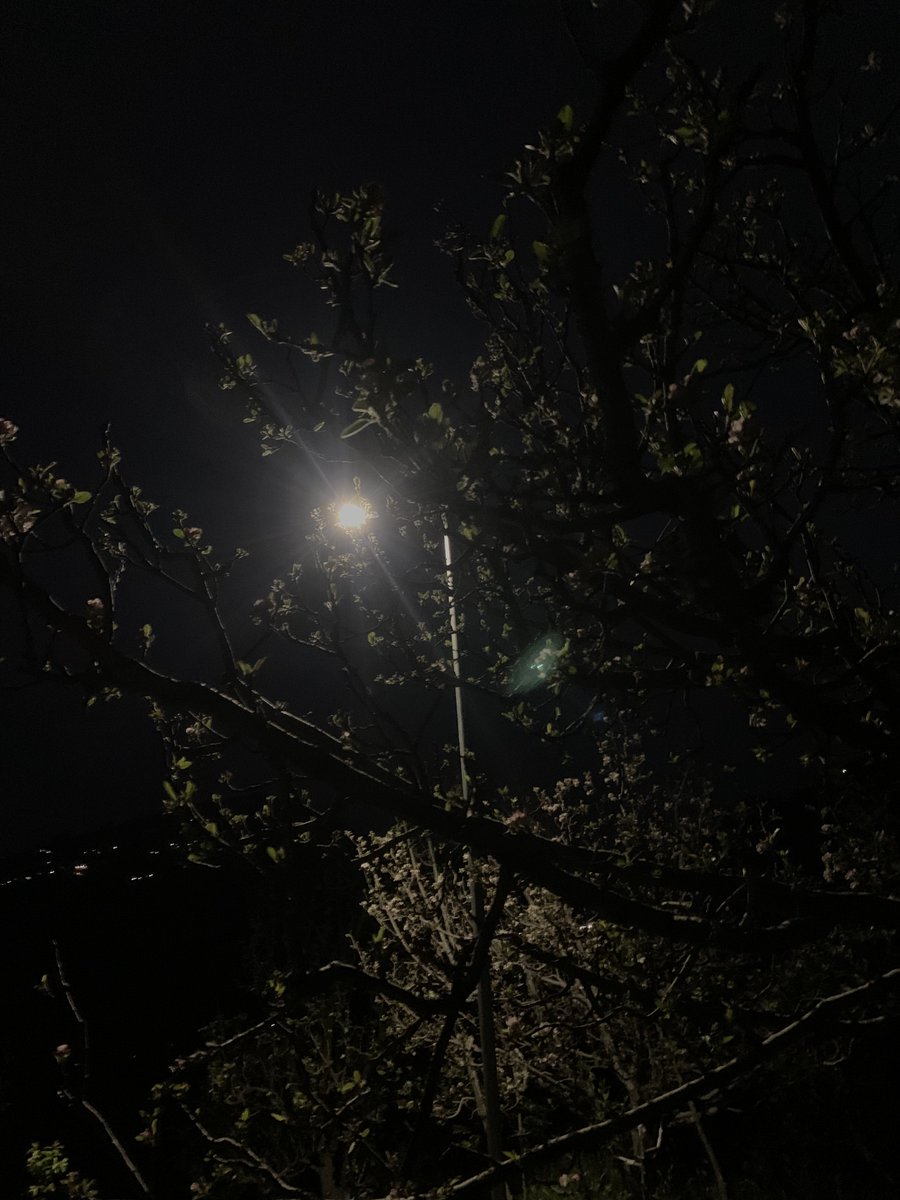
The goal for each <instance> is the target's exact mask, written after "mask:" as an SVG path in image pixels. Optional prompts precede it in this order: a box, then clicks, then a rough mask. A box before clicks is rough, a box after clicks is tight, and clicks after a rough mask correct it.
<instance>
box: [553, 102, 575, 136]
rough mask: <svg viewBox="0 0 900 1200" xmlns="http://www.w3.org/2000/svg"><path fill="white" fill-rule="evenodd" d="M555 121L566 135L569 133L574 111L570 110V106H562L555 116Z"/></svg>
mask: <svg viewBox="0 0 900 1200" xmlns="http://www.w3.org/2000/svg"><path fill="white" fill-rule="evenodd" d="M556 119H557V121H559V123H560V125H562V127H563V129H565V131H566V133H571V132H572V123H573V122H574V120H575V110H574V109H573V108H572V105H571V104H564V105H563V106H562V108H561V109H560V110H559V112H558V113H557V114H556Z"/></svg>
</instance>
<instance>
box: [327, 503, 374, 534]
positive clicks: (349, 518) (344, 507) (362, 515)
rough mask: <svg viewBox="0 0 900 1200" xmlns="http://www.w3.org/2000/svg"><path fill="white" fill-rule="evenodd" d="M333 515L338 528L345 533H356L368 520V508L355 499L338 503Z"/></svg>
mask: <svg viewBox="0 0 900 1200" xmlns="http://www.w3.org/2000/svg"><path fill="white" fill-rule="evenodd" d="M335 515H336V517H337V523H338V526H339V528H341V529H343V530H344V531H345V532H346V533H356V532H357V531H358V530H360V529H362V528H363V526H364V525H365V524H366V523H367V521H368V520H369V510H368V509H367V508H366V507H365V506H364V505H362V504H359V503H357V502H356V501H355V500H348V501H347V502H346V504H341V505H339V506H338V508H337V511H336V514H335Z"/></svg>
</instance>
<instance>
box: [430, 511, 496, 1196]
mask: <svg viewBox="0 0 900 1200" xmlns="http://www.w3.org/2000/svg"><path fill="white" fill-rule="evenodd" d="M444 564H445V566H446V571H447V592H448V596H449V602H448V603H449V609H450V657H451V662H452V665H453V682H454V691H455V694H456V744H457V748H458V752H459V786H460V791H461V794H462V800H463V804H465V806H466V812H467V813H470V812H471V809H470V805H469V775H468V772H467V770H466V729H465V721H464V719H463V697H462V674H461V671H460V664H459V623H458V621H457V616H456V593H455V591H454V588H453V548H452V546H451V543H450V533H449V530H448V528H447V517H446V515H445V516H444ZM467 861H468V866H469V904H470V912H471V915H472V923H473V924H474V926H475V930H476V933H477V932H478V931H479V930H480V929H481V927H482V925H483V923H484V888H483V887H482V885H481V880H480V879H479V877H478V871H477V870H476V866H475V862H474V859H473V857H472V853H471V851H469V852H468V854H467ZM475 995H476V1002H477V1007H478V1034H479V1041H480V1043H481V1087H482V1092H483V1099H484V1137H485V1145H486V1149H487V1152H488V1157H489V1158H492V1159H494V1160H495V1161H496V1162H499V1161H500V1155H501V1153H502V1142H501V1138H500V1083H499V1077H498V1072H497V1042H496V1038H495V1035H494V997H493V992H492V989H491V964H490V956H489V957H488V960H487V962H486V963H485V968H484V971H483V972H482V974H481V978H480V979H479V980H478V985H477V988H476V993H475ZM505 1191H506V1189H505V1188H503V1187H500V1188H498V1189H497V1190H496V1192H495V1200H498V1197H499V1198H500V1200H502V1197H503V1196H504V1195H505Z"/></svg>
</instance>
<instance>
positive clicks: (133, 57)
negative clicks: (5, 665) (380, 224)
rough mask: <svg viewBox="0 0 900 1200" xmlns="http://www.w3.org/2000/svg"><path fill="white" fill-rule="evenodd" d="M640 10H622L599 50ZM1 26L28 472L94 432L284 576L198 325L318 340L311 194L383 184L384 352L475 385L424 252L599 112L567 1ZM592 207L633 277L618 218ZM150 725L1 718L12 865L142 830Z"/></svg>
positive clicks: (490, 208) (297, 516)
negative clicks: (557, 132) (517, 171)
mask: <svg viewBox="0 0 900 1200" xmlns="http://www.w3.org/2000/svg"><path fill="white" fill-rule="evenodd" d="M641 7H642V6H641V4H639V3H638V0H622V2H621V3H620V4H618V5H615V6H610V10H609V11H610V13H613V12H614V13H615V14H616V19H617V21H618V24H619V26H620V28H619V29H618V30H617V31H616V30H614V34H615V33H616V32H618V34H619V35H620V36H621V37H622V38H625V37H627V33H628V29H629V25H630V24H631V23H632V22H633V21H634V19H635V17H639V16H640V12H641ZM587 8H588V6H587V4H585V9H587ZM726 8H727V9H728V10H729V11H730V12H731V14H732V16H733V12H734V8H733V7H732V6H723V10H724V9H726ZM760 8H761V10H766V9H767V6H760ZM868 12H869V16H870V18H871V20H870V21H869V25H868V29H867V30H866V31H865V32H861V33H860V34H859V37H860V38H861V39H864V38H865V37H871V34H872V30H878V31H879V33H880V34H882V35H883V37H884V41H883V45H884V46H885V47H890V46H891V45H895V44H897V40H898V38H900V19H898V10H897V8H896V5H895V4H894V3H888V0H877V2H876V0H872V3H871V4H870V5H868ZM879 14H880V15H879ZM770 20H771V16H770V14H767V12H765V11H758V10H756V9H748V10H747V11H746V13H745V14H744V15H742V27H741V29H740V30H739V31H737V30H735V29H734V28H733V27H728V26H724V27H723V28H722V29H720V30H718V32H717V31H716V29H715V25H713V35H712V36H713V37H714V38H718V39H719V40H718V41H716V43H715V45H714V46H710V47H708V48H707V53H709V52H712V51H714V52H715V53H717V54H718V53H721V54H722V56H723V59H727V58H729V56H730V58H731V60H732V61H735V62H739V63H743V62H745V61H746V60H747V59H749V58H753V57H754V54H755V50H754V47H755V46H756V45H757V44H758V42H759V36H760V29H761V25H760V22H766V23H768V22H769V21H770ZM2 29H3V42H4V72H3V87H4V88H5V96H4V102H3V105H2V111H3V121H4V134H3V150H4V157H3V161H4V168H5V170H4V177H5V191H6V193H7V199H8V201H11V204H8V206H7V212H8V214H10V213H11V215H8V217H7V222H6V225H5V233H6V238H5V241H6V247H7V261H6V263H5V266H4V270H3V272H2V287H3V288H4V289H5V292H6V294H5V297H4V300H5V303H4V308H3V311H4V334H5V337H4V350H3V384H4V386H3V394H4V399H3V401H2V404H0V416H5V417H8V418H10V419H11V420H13V421H14V422H15V423H16V424H17V425H18V426H19V427H20V429H21V434H20V439H19V442H18V443H17V446H16V452H17V456H18V458H19V459H20V460H22V461H26V462H34V461H38V462H49V461H53V460H56V461H57V462H58V463H59V469H60V472H61V473H62V474H64V475H66V477H68V478H70V479H72V480H73V481H75V482H77V483H78V485H79V486H81V487H87V488H90V487H91V486H92V482H93V479H94V477H95V473H96V458H95V456H96V450H97V448H98V446H99V445H100V443H101V440H102V436H103V431H104V428H105V427H106V426H107V425H109V426H110V427H111V436H112V440H113V442H114V444H116V445H117V446H119V447H120V448H121V449H122V451H123V453H124V462H125V468H126V472H127V475H128V478H129V479H130V480H131V481H133V482H135V483H139V484H141V485H142V486H143V487H144V489H145V493H146V494H147V495H148V496H149V497H150V498H152V499H154V500H157V501H158V502H160V504H161V505H162V506H163V508H167V509H172V508H175V507H184V508H187V509H188V510H189V512H190V513H191V515H192V518H194V519H196V521H197V523H198V524H202V525H203V527H204V528H205V529H206V530H207V531H208V533H209V534H210V536H211V537H212V538H213V539H214V540H216V541H218V542H219V543H220V544H222V545H223V546H226V547H227V546H234V545H246V546H248V547H249V548H250V549H251V551H255V550H262V552H263V556H264V557H265V555H266V554H268V557H269V560H271V561H272V562H273V563H274V564H276V565H277V563H279V562H281V563H289V562H290V561H291V555H292V554H293V552H294V546H295V545H296V544H297V543H298V542H299V541H300V540H301V539H302V523H303V519H304V517H305V516H306V509H308V497H309V491H310V489H309V486H308V481H304V480H300V479H298V477H297V471H298V467H297V464H296V461H295V460H292V461H289V460H288V459H287V458H285V459H284V460H283V461H282V460H279V459H275V460H271V459H270V460H266V461H265V462H264V461H263V460H262V459H261V458H260V456H259V453H258V449H257V446H256V443H255V434H254V432H252V431H250V430H248V428H247V427H245V426H242V425H241V423H240V412H239V410H238V406H237V404H236V403H235V402H234V400H233V397H232V398H231V399H229V398H228V397H227V396H225V395H224V394H223V393H221V392H220V391H218V389H217V388H216V378H217V375H218V374H219V372H218V371H217V367H216V363H215V361H214V359H213V358H212V356H211V355H210V353H209V349H208V342H207V339H206V336H205V334H204V326H205V325H206V324H207V323H218V322H225V323H226V324H228V325H229V326H230V327H231V328H233V329H235V330H237V331H238V333H237V337H238V338H239V339H240V338H243V337H246V345H247V348H248V349H250V348H256V343H255V342H253V339H252V334H251V331H250V329H249V326H248V325H247V324H246V322H245V320H244V314H245V313H247V312H251V311H253V312H259V313H261V314H262V315H263V316H267V317H269V316H278V317H279V318H280V319H282V320H283V321H284V323H285V324H287V325H289V326H295V327H298V328H301V329H303V328H307V329H312V328H315V327H316V326H317V325H319V327H320V328H321V327H323V326H322V323H323V321H325V320H327V318H326V317H325V316H324V315H323V306H322V305H321V302H320V299H319V296H318V295H317V293H316V292H315V291H314V290H313V289H312V288H309V287H303V286H301V280H300V278H299V276H298V274H297V272H296V271H295V270H293V269H292V268H291V267H289V266H288V265H287V264H286V263H285V262H284V261H283V260H282V254H283V253H284V252H285V251H288V250H290V249H291V248H292V247H293V246H294V245H295V244H296V243H297V242H299V241H301V240H303V239H304V238H305V236H306V232H307V229H306V212H307V206H308V202H309V195H310V191H311V189H312V188H313V187H314V186H315V185H318V186H320V187H322V188H323V189H326V190H338V189H341V190H349V189H350V188H352V187H354V186H355V185H357V184H359V183H362V182H366V181H368V180H376V181H378V182H379V183H381V184H382V185H383V186H384V188H385V190H386V194H387V216H386V226H387V230H388V233H389V235H391V237H392V243H393V249H394V252H395V256H396V259H397V268H396V271H395V277H396V279H397V280H398V282H399V283H400V285H401V287H400V291H399V292H398V293H397V294H396V295H392V296H391V297H389V312H388V321H387V326H388V330H389V332H390V335H391V337H392V338H393V341H392V345H391V348H392V351H393V352H394V353H395V354H410V355H422V356H423V357H425V358H426V359H429V360H430V361H433V362H434V363H435V364H436V367H437V370H438V373H439V374H447V375H454V374H455V375H460V374H464V372H465V371H466V369H467V366H468V364H469V363H470V362H471V358H472V355H473V354H474V353H475V352H476V349H477V344H478V341H477V339H478V330H477V328H476V327H475V326H474V325H473V324H472V321H471V319H470V318H469V317H468V314H467V313H466V310H465V306H464V304H463V301H462V298H461V296H460V294H459V292H458V290H457V288H456V286H455V284H454V282H453V280H452V277H451V266H450V263H449V262H448V260H447V259H446V258H444V257H442V256H441V255H440V254H439V253H438V251H437V250H436V249H435V248H434V246H433V241H434V239H435V238H436V237H437V236H438V235H439V234H440V233H441V232H442V231H443V229H444V228H445V227H446V226H447V225H448V224H449V223H451V222H453V221H459V222H461V223H463V224H465V225H467V226H469V227H470V228H474V229H476V230H487V229H489V228H490V224H491V221H492V219H493V217H494V215H495V214H496V212H497V211H498V207H499V199H500V196H501V194H502V183H501V178H502V173H503V170H504V169H505V167H507V166H508V165H509V164H510V163H511V161H512V160H513V158H514V157H515V155H516V154H517V152H518V150H519V147H520V146H521V145H522V144H523V143H524V142H526V141H528V140H530V139H531V138H532V137H533V136H534V134H535V132H536V131H537V129H538V128H539V127H540V126H541V125H546V124H548V123H549V122H551V121H552V120H553V117H554V114H555V113H556V112H557V111H558V110H559V108H560V107H561V106H562V105H563V104H566V103H571V104H573V105H574V107H575V109H576V112H577V111H578V110H579V105H580V104H582V102H583V101H584V100H585V98H586V97H588V96H590V95H591V90H592V81H591V79H590V77H589V75H588V73H587V72H586V70H585V68H584V67H583V65H582V64H581V61H580V59H579V57H578V55H577V53H576V51H575V49H574V47H573V45H572V43H571V42H570V40H569V38H568V35H567V33H566V30H565V25H564V22H563V20H562V19H561V16H560V12H559V6H558V4H557V3H556V0H529V2H528V3H525V4H523V3H522V2H521V0H491V2H490V3H488V4H484V3H477V2H475V0H454V3H452V4H438V3H431V4H427V3H426V4H423V3H421V2H414V0H392V2H391V3H382V4H372V3H364V2H362V0H333V2H332V3H329V4H311V3H302V2H299V0H284V2H280V0H255V2H250V0H247V2H245V3H240V2H236V0H231V2H227V3H218V4H213V3H211V2H200V0H185V2H183V3H179V4H169V3H165V2H162V3H161V2H159V0H156V2H130V3H127V4H115V3H112V2H108V3H99V2H90V0H80V2H79V3H76V4H72V3H70V2H64V0H14V3H13V6H12V8H11V9H10V8H7V10H6V15H5V17H4V18H3V25H2ZM892 31H893V32H896V33H897V38H893V37H892V36H891V34H892ZM726 34H727V35H729V36H724V35H726ZM735 34H738V36H733V35H735ZM615 48H616V47H615V45H610V46H609V47H608V49H609V51H610V52H613V51H614V50H615ZM605 49H606V48H605ZM866 49H871V47H870V46H868V45H867V44H866V45H864V44H863V41H860V44H859V45H858V46H852V47H847V55H848V59H849V60H852V61H864V58H865V50H866ZM885 78H886V79H887V80H890V79H896V74H891V73H890V71H886V72H885ZM607 202H608V203H609V212H608V213H607V212H605V213H604V215H605V218H606V219H607V220H609V221H610V222H615V223H616V228H617V229H618V226H619V224H620V223H621V226H622V231H623V232H622V236H621V239H620V245H621V247H622V252H623V254H627V253H628V252H629V251H628V240H627V216H628V214H627V212H626V211H625V208H624V206H623V205H622V203H621V201H619V206H618V208H617V207H616V199H615V197H612V198H607ZM632 249H633V247H632ZM236 344H240V343H239V342H236ZM303 505H306V509H303V510H302V511H301V508H302V506H303ZM0 619H2V613H0ZM139 710H140V704H139V703H137V702H128V703H124V704H122V705H119V706H108V707H105V708H104V709H102V710H101V709H99V708H95V709H93V710H91V711H90V712H86V711H85V710H84V708H83V703H82V701H81V700H80V699H79V697H78V696H77V695H75V694H68V695H62V694H59V693H57V692H55V691H52V690H51V689H49V688H40V689H35V690H31V691H27V692H16V693H15V694H13V695H6V696H2V695H0V716H2V719H3V723H2V739H3V742H2V758H0V767H2V789H3V798H2V804H0V855H2V854H4V853H6V852H11V851H14V850H17V849H19V848H20V847H23V846H29V845H34V844H35V843H36V842H39V841H42V840H45V839H46V838H47V837H50V836H52V835H53V834H54V833H57V832H60V831H64V830H85V831H87V830H91V829H93V828H96V827H97V826H98V825H99V824H102V823H104V822H106V821H109V820H111V819H118V818H122V817H128V816H130V815H132V814H136V813H138V812H147V811H152V810H155V809H157V808H158V806H159V799H160V795H161V791H160V787H161V776H162V765H163V764H162V761H161V758H160V751H159V748H158V745H157V743H156V740H155V735H154V733H153V731H152V729H151V728H150V727H149V724H148V723H147V722H146V721H145V720H143V719H141V718H140V716H139Z"/></svg>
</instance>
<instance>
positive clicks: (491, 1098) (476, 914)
mask: <svg viewBox="0 0 900 1200" xmlns="http://www.w3.org/2000/svg"><path fill="white" fill-rule="evenodd" d="M334 513H335V520H336V523H337V525H338V527H339V528H340V529H342V530H343V531H344V532H345V533H359V532H360V531H361V530H362V529H364V528H365V526H366V524H367V522H368V521H369V518H370V517H371V516H372V510H371V508H370V507H369V505H368V504H367V503H366V501H365V500H363V498H362V497H361V496H359V494H357V499H356V500H350V501H347V502H346V503H344V504H340V505H337V506H336V508H335V510H334ZM376 557H377V551H376ZM382 565H383V564H382ZM444 571H445V578H446V580H447V607H448V615H449V617H450V664H451V669H452V671H453V683H454V693H455V699H456V745H457V754H458V758H459V783H460V792H461V796H462V801H463V804H464V805H465V809H466V813H467V815H471V806H470V801H469V776H468V772H467V770H466V730H465V720H464V713H463V695H462V671H461V669H460V657H459V620H458V617H457V612H456V591H455V589H454V585H453V546H452V543H451V540H450V529H449V525H448V522H447V516H446V514H444ZM395 586H396V585H395ZM548 644H549V640H548ZM535 661H538V660H537V659H536V660H535ZM540 663H541V666H540V670H541V671H543V670H544V668H545V665H546V664H545V662H544V658H540ZM469 900H470V905H471V914H472V919H473V921H474V924H475V927H476V929H480V928H481V927H482V925H483V924H484V892H483V889H482V886H481V882H480V880H479V878H478V875H477V872H476V871H475V868H474V864H473V862H472V858H471V854H470V855H469ZM476 999H477V1006H478V1025H479V1040H480V1043H481V1045H480V1049H481V1060H482V1087H483V1090H484V1104H485V1122H484V1124H485V1138H486V1142H487V1151H488V1154H489V1155H490V1157H491V1158H493V1159H494V1160H495V1161H498V1162H499V1160H500V1158H501V1155H502V1144H501V1139H500V1087H499V1081H498V1076H497V1049H496V1043H495V1034H494V1002H493V996H492V991H491V974H490V965H489V964H488V963H486V964H485V967H484V970H483V971H482V974H481V978H480V979H479V981H478V984H477V987H476ZM503 1194H504V1191H503V1189H502V1188H499V1189H497V1190H495V1192H494V1193H493V1196H494V1197H495V1200H497V1198H498V1197H500V1196H502V1195H503Z"/></svg>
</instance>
